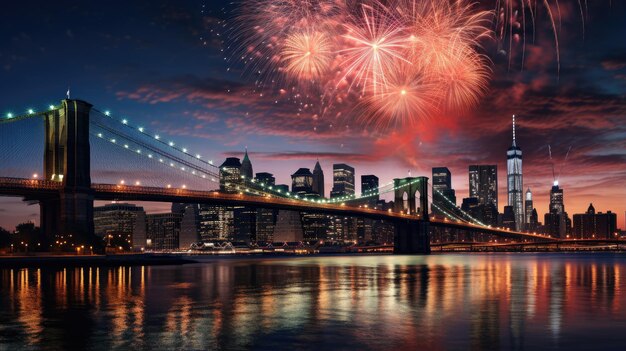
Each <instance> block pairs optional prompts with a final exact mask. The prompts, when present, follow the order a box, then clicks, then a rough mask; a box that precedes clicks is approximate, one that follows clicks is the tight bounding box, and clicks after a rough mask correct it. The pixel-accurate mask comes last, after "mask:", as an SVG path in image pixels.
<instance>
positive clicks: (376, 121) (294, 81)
mask: <svg viewBox="0 0 626 351" xmlns="http://www.w3.org/2000/svg"><path fill="white" fill-rule="evenodd" d="M576 1H578V2H579V4H580V6H581V11H582V3H580V1H581V0H576ZM481 4H482V2H472V0H247V1H245V2H244V5H243V6H242V12H241V13H240V14H239V16H238V21H237V25H236V27H235V28H234V35H233V37H234V39H235V41H236V43H237V48H238V49H237V50H236V55H235V57H237V58H238V60H240V61H242V62H244V63H245V66H246V68H247V70H248V72H249V73H252V74H254V75H255V76H256V82H257V86H259V87H272V88H273V89H275V90H279V89H280V91H282V92H285V91H288V92H290V98H291V99H292V100H293V102H295V103H296V104H299V106H313V105H315V106H318V108H319V111H317V112H315V111H312V113H313V114H315V115H316V118H317V116H318V113H321V114H322V115H324V114H326V113H328V111H332V110H333V108H335V107H336V105H342V107H341V109H343V110H345V108H348V109H349V110H351V112H352V113H347V114H345V115H358V118H357V120H358V121H359V122H362V123H364V124H366V125H376V126H399V125H412V124H414V123H415V122H416V121H420V120H423V119H425V118H428V117H438V116H441V115H442V114H443V115H450V114H456V113H459V112H461V111H467V110H469V109H470V108H472V107H474V106H476V105H477V104H478V102H479V101H480V99H481V97H482V96H483V95H484V94H485V92H486V90H487V86H488V82H489V77H490V73H491V61H490V60H489V59H488V58H487V56H486V55H484V54H483V52H482V51H483V49H482V43H483V42H484V41H485V40H490V39H493V38H494V37H495V38H496V39H498V42H499V43H505V42H507V40H508V44H509V46H512V45H513V44H512V43H513V41H515V40H517V39H518V38H519V36H520V33H521V34H522V35H523V41H524V43H525V40H526V39H525V27H526V16H527V14H528V15H529V16H530V17H531V19H532V21H533V22H534V20H535V19H534V16H535V11H536V8H535V7H536V6H537V5H538V4H540V5H543V6H544V8H545V9H546V10H547V13H548V15H549V19H550V21H551V24H552V26H553V29H554V32H555V41H556V47H557V52H558V37H557V36H556V23H555V17H554V16H553V13H552V7H553V6H558V2H557V1H556V0H552V1H550V0H498V1H496V7H495V8H494V10H493V11H487V10H484V9H483V8H484V7H485V6H481ZM494 28H495V30H494ZM511 50H512V48H509V50H508V51H509V56H510V51H511ZM557 60H558V57H557ZM303 96H306V97H308V98H311V99H313V98H314V99H318V101H306V102H302V101H299V102H298V101H296V100H297V99H299V98H302V97H303ZM298 112H302V108H300V107H299V110H298ZM338 114H339V113H338Z"/></svg>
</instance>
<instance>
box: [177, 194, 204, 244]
mask: <svg viewBox="0 0 626 351" xmlns="http://www.w3.org/2000/svg"><path fill="white" fill-rule="evenodd" d="M199 212H200V207H199V206H198V205H187V206H185V208H184V209H183V211H182V215H183V219H182V220H181V224H180V235H179V238H178V248H179V249H181V250H188V249H189V248H190V247H191V245H192V244H194V243H197V242H199V241H200V235H199V233H200V232H199V229H200V216H199ZM172 213H177V212H174V211H172Z"/></svg>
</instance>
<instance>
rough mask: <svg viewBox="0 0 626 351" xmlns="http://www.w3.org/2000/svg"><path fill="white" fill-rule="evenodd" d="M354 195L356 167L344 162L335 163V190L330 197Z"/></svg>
mask: <svg viewBox="0 0 626 351" xmlns="http://www.w3.org/2000/svg"><path fill="white" fill-rule="evenodd" d="M350 195H354V168H353V167H350V166H348V165H346V164H344V163H336V164H334V165H333V190H332V191H331V192H330V197H331V199H332V198H335V197H341V196H350Z"/></svg>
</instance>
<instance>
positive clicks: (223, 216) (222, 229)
mask: <svg viewBox="0 0 626 351" xmlns="http://www.w3.org/2000/svg"><path fill="white" fill-rule="evenodd" d="M198 217H199V222H200V223H199V235H200V240H201V241H203V242H209V241H232V240H233V239H234V236H235V228H234V208H233V207H232V206H223V205H201V206H200V209H199V212H198Z"/></svg>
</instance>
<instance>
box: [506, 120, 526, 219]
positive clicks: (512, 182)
mask: <svg viewBox="0 0 626 351" xmlns="http://www.w3.org/2000/svg"><path fill="white" fill-rule="evenodd" d="M506 156H507V157H506V158H507V160H506V174H507V184H506V185H507V190H508V194H509V206H511V207H512V208H513V215H514V217H515V230H517V231H519V230H522V228H523V227H524V225H523V224H524V200H523V190H522V189H523V187H524V184H523V180H522V149H520V148H519V147H518V146H517V144H516V143H515V115H513V144H512V145H511V147H510V148H509V149H508V150H507V152H506Z"/></svg>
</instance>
